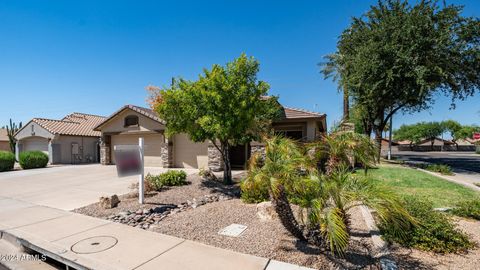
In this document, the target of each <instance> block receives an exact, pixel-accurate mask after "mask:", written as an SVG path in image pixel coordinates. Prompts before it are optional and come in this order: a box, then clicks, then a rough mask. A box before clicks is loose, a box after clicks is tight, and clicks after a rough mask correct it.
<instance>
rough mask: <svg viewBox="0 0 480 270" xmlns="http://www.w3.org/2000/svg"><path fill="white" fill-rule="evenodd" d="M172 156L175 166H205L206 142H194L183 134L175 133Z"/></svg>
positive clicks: (206, 158) (206, 157)
mask: <svg viewBox="0 0 480 270" xmlns="http://www.w3.org/2000/svg"><path fill="white" fill-rule="evenodd" d="M173 146H174V147H173V157H174V161H175V167H177V168H206V167H207V166H208V142H203V143H194V142H192V141H191V140H190V139H188V136H187V135H185V134H177V135H175V137H174V140H173Z"/></svg>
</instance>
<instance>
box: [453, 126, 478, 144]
mask: <svg viewBox="0 0 480 270" xmlns="http://www.w3.org/2000/svg"><path fill="white" fill-rule="evenodd" d="M475 132H480V127H479V126H475V125H472V126H462V127H461V128H460V129H458V130H457V131H455V133H454V134H453V137H454V138H455V140H460V139H466V138H470V139H472V138H473V133H475Z"/></svg>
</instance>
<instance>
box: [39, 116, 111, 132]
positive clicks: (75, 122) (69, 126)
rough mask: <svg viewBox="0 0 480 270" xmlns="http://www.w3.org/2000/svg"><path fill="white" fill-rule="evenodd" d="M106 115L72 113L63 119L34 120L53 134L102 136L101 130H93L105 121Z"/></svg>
mask: <svg viewBox="0 0 480 270" xmlns="http://www.w3.org/2000/svg"><path fill="white" fill-rule="evenodd" d="M104 120H105V117H103V116H98V115H91V114H85V113H72V114H69V115H67V116H65V117H64V118H63V119H62V120H53V119H44V118H33V119H32V121H33V122H35V123H37V124H38V125H40V126H41V127H43V128H44V129H46V130H48V131H49V132H51V133H52V134H59V135H72V136H91V137H97V136H101V132H99V131H95V130H93V128H94V127H96V126H97V125H98V124H100V123H101V122H103V121H104Z"/></svg>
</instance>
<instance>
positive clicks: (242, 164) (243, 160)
mask: <svg viewBox="0 0 480 270" xmlns="http://www.w3.org/2000/svg"><path fill="white" fill-rule="evenodd" d="M249 158H250V151H248V145H245V144H242V145H236V146H231V147H230V164H231V166H232V169H242V170H244V169H245V168H246V164H247V160H248V159H249Z"/></svg>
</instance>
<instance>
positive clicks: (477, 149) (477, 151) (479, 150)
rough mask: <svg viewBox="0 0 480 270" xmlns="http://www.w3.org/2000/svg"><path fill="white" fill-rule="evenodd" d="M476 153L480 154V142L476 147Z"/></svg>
mask: <svg viewBox="0 0 480 270" xmlns="http://www.w3.org/2000/svg"><path fill="white" fill-rule="evenodd" d="M475 153H477V154H479V155H480V144H477V148H476V149H475Z"/></svg>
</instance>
